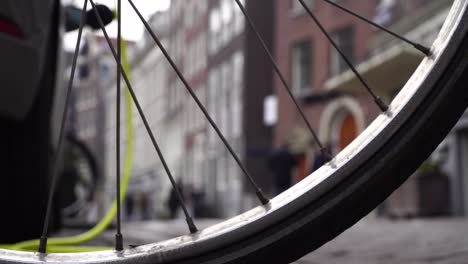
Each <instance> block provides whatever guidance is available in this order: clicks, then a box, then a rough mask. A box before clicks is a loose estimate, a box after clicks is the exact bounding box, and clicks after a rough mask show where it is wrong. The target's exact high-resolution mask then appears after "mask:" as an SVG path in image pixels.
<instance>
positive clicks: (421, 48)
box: [322, 0, 431, 56]
mask: <svg viewBox="0 0 468 264" xmlns="http://www.w3.org/2000/svg"><path fill="white" fill-rule="evenodd" d="M322 1H325V2H327V3H328V4H330V5H333V6H334V7H336V8H338V9H341V10H343V11H344V12H346V13H348V14H350V15H352V16H354V17H356V18H359V19H360V20H362V21H364V22H367V23H368V24H370V25H372V26H374V27H376V28H378V29H380V30H383V31H385V32H387V33H388V34H390V35H392V36H394V37H396V38H398V39H400V40H402V41H404V42H406V43H408V44H410V45H412V46H413V47H414V48H416V49H417V50H419V51H421V52H422V53H424V54H425V55H426V56H430V55H431V49H430V48H428V47H426V46H424V45H422V44H419V43H416V42H414V41H411V40H409V39H408V38H406V37H404V36H402V35H400V34H397V33H395V32H393V31H391V30H390V29H388V28H385V27H383V26H381V25H379V24H377V23H375V22H373V21H371V20H369V19H367V18H365V17H363V16H361V15H359V14H358V13H356V12H354V11H352V10H350V9H348V8H346V7H344V6H342V5H340V4H338V3H335V2H333V1H330V0H322Z"/></svg>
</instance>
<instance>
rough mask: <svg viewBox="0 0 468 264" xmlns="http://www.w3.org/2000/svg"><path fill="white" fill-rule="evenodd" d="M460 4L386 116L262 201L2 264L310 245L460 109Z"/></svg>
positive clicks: (236, 259) (278, 259)
mask: <svg viewBox="0 0 468 264" xmlns="http://www.w3.org/2000/svg"><path fill="white" fill-rule="evenodd" d="M467 7H468V0H455V1H454V5H453V8H452V11H451V12H450V14H449V17H448V19H447V21H446V24H445V26H444V28H443V30H442V31H441V33H440V35H439V37H438V40H437V41H436V43H435V44H434V46H433V48H432V52H433V55H432V56H431V57H430V58H426V59H425V60H424V61H423V62H422V64H421V65H420V67H419V68H418V70H417V71H416V73H415V74H414V75H413V77H412V78H411V79H410V81H409V82H408V84H407V85H406V86H405V88H403V90H402V92H400V94H399V95H398V96H397V98H396V99H395V100H394V102H393V103H392V104H391V105H390V110H391V111H390V112H389V113H387V114H383V115H381V116H379V117H378V118H377V119H376V120H375V121H374V122H373V123H372V124H371V125H370V126H369V127H368V128H367V129H366V130H365V131H364V133H363V134H362V135H361V136H359V137H358V138H357V139H356V140H355V141H354V142H353V143H352V144H351V145H350V146H349V147H347V148H346V149H345V150H344V151H343V152H341V153H340V154H339V155H338V156H337V157H336V158H335V159H334V160H333V163H332V164H331V165H330V164H328V165H326V166H324V167H322V168H321V169H319V170H318V171H317V172H315V173H314V174H312V176H311V177H308V178H306V179H305V180H304V181H303V182H301V183H299V184H297V185H296V186H294V187H292V188H291V189H290V190H288V191H286V192H284V193H283V194H281V195H279V196H277V197H275V198H274V199H272V201H271V202H270V204H269V205H267V206H260V207H257V208H254V209H252V210H251V211H249V212H246V213H244V214H242V215H240V216H238V217H236V218H233V219H231V220H228V221H226V222H224V223H221V224H219V225H216V226H214V227H210V228H208V229H206V230H204V231H201V232H200V233H197V234H194V235H187V236H184V237H180V238H176V239H173V240H170V241H166V242H163V243H157V244H150V245H145V246H141V247H137V248H134V249H128V250H125V251H123V252H117V253H116V252H114V251H106V252H99V253H83V254H73V255H67V254H52V255H50V256H46V255H40V254H33V253H22V252H14V251H5V250H0V259H3V262H2V263H18V262H21V263H34V262H41V261H44V260H47V262H48V263H54V262H56V263H64V262H66V263H72V262H80V263H83V262H89V263H187V264H189V263H265V262H267V263H268V262H272V263H287V262H291V261H294V260H296V259H298V258H299V257H301V256H303V255H304V254H306V253H308V252H310V251H311V250H314V249H316V248H318V247H319V246H321V245H323V244H324V243H326V242H327V241H329V240H330V239H332V238H334V237H336V236H337V235H338V234H340V233H341V232H343V231H344V230H346V229H347V228H349V227H350V226H352V225H353V224H354V223H356V222H357V221H358V220H359V219H361V218H362V217H363V216H365V215H366V214H367V213H369V212H370V211H371V210H372V209H373V208H375V206H377V205H378V204H379V203H380V202H381V201H383V200H384V199H385V198H386V197H387V196H388V195H390V194H391V193H392V192H393V191H394V190H395V189H396V188H398V186H400V185H401V184H402V183H403V182H404V180H406V179H407V177H408V176H409V175H410V174H411V173H412V172H413V171H414V170H415V169H416V168H417V167H418V165H419V164H421V163H422V161H424V160H425V158H426V157H427V156H428V155H429V154H430V153H431V151H432V150H433V149H434V148H435V147H436V146H437V145H438V143H439V142H440V141H441V140H442V139H443V138H444V137H445V136H446V134H447V133H448V132H449V131H450V129H451V128H452V127H453V125H454V124H455V123H456V122H457V120H458V118H459V117H460V116H461V115H462V114H463V112H464V111H465V109H466V107H467V105H468V90H467V89H465V84H466V83H468V59H467V58H468V34H467V32H468V13H467ZM423 132H424V133H423ZM305 241H307V243H304V242H305Z"/></svg>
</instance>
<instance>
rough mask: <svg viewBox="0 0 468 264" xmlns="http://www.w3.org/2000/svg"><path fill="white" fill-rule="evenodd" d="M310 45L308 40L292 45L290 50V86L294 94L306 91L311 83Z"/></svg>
mask: <svg viewBox="0 0 468 264" xmlns="http://www.w3.org/2000/svg"><path fill="white" fill-rule="evenodd" d="M312 63H313V62H312V45H311V42H310V41H309V40H306V41H301V42H298V43H296V44H294V46H293V49H292V84H293V90H294V91H295V92H303V91H307V89H310V88H311V82H312Z"/></svg>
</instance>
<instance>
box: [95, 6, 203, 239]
mask: <svg viewBox="0 0 468 264" xmlns="http://www.w3.org/2000/svg"><path fill="white" fill-rule="evenodd" d="M89 2H90V3H91V5H92V6H93V7H95V4H94V1H93V0H89ZM95 12H96V17H97V20H98V23H99V26H100V27H101V30H102V32H103V34H104V38H105V39H106V41H107V44H108V46H109V48H110V50H111V52H112V55H113V57H114V59H115V61H116V63H119V61H118V56H117V52H116V51H115V49H114V47H113V45H112V42H111V40H110V38H109V35H108V34H107V31H106V29H105V27H104V23H103V22H102V19H101V16H100V15H99V13H98V12H97V11H95ZM119 64H121V63H119ZM119 68H120V73H121V75H122V77H123V79H124V81H125V84H126V86H127V89H128V91H129V92H130V95H131V96H132V99H133V102H134V103H135V106H136V108H137V110H138V113H139V115H140V117H141V119H142V121H143V124H144V126H145V128H146V131H147V132H148V135H149V137H150V139H151V142H152V144H153V146H154V148H155V150H156V152H157V154H158V156H159V159H160V160H161V163H162V165H163V167H164V170H165V171H166V173H167V175H168V177H169V180H170V181H171V184H172V187H173V188H174V190H175V192H176V194H177V199H178V201H179V203H180V206H181V207H182V210H183V211H184V214H185V219H186V221H187V225H188V227H189V230H190V232H191V233H196V232H197V231H198V229H197V227H196V226H195V223H194V222H193V218H192V217H191V216H190V214H189V212H188V210H187V207H186V205H185V203H184V200H183V197H182V194H181V193H180V190H179V188H178V187H177V183H176V182H175V180H174V177H173V176H172V173H171V171H170V169H169V166H168V165H167V162H166V160H165V159H164V156H163V154H162V152H161V149H160V148H159V145H158V143H157V141H156V138H155V137H154V134H153V132H152V131H151V128H150V125H149V123H148V120H147V119H146V116H145V114H144V112H143V109H142V108H141V105H140V103H139V101H138V98H137V97H136V94H135V92H134V90H133V88H132V84H131V83H130V80H129V79H128V76H127V74H126V73H125V71H124V70H123V67H122V65H120V67H119Z"/></svg>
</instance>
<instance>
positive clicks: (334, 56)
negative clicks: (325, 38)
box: [330, 28, 354, 76]
mask: <svg viewBox="0 0 468 264" xmlns="http://www.w3.org/2000/svg"><path fill="white" fill-rule="evenodd" d="M333 41H335V43H336V45H337V46H338V47H339V48H340V50H341V51H342V52H343V53H344V55H345V56H346V57H347V58H348V59H349V60H350V61H351V63H353V62H354V52H353V50H354V31H353V29H352V28H345V29H343V30H340V31H338V32H336V33H335V34H334V35H333ZM347 69H348V65H347V64H346V62H345V61H344V60H343V58H342V57H341V55H340V54H339V53H338V51H336V49H334V48H333V47H331V54H330V75H331V76H334V75H337V74H340V73H342V72H344V71H346V70H347Z"/></svg>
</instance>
